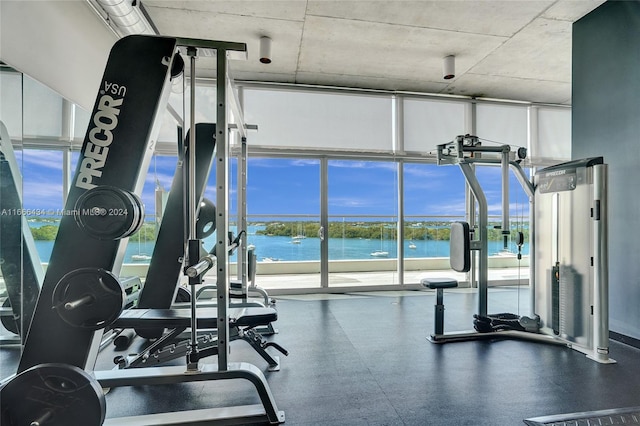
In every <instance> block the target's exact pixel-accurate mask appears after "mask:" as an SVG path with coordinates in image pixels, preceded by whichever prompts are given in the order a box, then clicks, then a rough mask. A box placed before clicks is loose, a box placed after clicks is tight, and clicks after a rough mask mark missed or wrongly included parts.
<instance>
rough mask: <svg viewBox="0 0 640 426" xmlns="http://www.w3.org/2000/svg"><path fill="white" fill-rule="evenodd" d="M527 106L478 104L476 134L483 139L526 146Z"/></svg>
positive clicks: (515, 145) (514, 145)
mask: <svg viewBox="0 0 640 426" xmlns="http://www.w3.org/2000/svg"><path fill="white" fill-rule="evenodd" d="M527 114H528V113H527V107H523V106H513V105H496V104H478V105H477V109H476V119H477V124H476V135H477V136H478V137H479V138H480V139H482V140H485V141H490V142H497V143H500V144H507V145H511V146H512V147H525V148H526V147H527V129H528V124H527V123H528V117H527Z"/></svg>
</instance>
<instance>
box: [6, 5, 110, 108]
mask: <svg viewBox="0 0 640 426" xmlns="http://www.w3.org/2000/svg"><path fill="white" fill-rule="evenodd" d="M116 40H117V37H116V35H115V34H114V33H113V32H112V31H111V30H110V29H109V28H108V27H107V26H106V25H105V24H104V23H103V22H102V21H101V20H100V18H99V17H98V16H97V15H96V14H95V13H94V12H93V11H92V10H91V8H90V6H89V5H88V2H86V1H78V0H76V1H55V0H51V1H13V0H2V1H0V59H1V60H2V61H3V62H5V63H7V64H9V65H10V66H12V67H13V68H15V69H17V70H19V71H21V72H23V73H25V74H27V75H29V76H30V77H32V78H33V79H35V80H38V81H40V82H41V83H43V84H44V85H45V86H48V87H50V88H51V89H53V90H54V91H56V92H58V93H59V94H60V95H62V96H63V97H65V98H67V99H68V100H70V101H71V102H74V103H76V104H78V105H80V106H81V107H83V108H85V109H87V110H91V109H92V108H93V103H94V101H95V98H96V94H97V90H98V85H99V83H100V79H101V78H102V74H103V72H104V68H105V65H106V63H107V57H108V55H109V51H110V49H111V46H112V45H113V43H114V42H115V41H116Z"/></svg>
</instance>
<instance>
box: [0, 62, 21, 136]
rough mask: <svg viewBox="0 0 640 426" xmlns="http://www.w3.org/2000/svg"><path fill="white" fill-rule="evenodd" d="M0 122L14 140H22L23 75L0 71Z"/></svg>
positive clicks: (10, 71)
mask: <svg viewBox="0 0 640 426" xmlns="http://www.w3.org/2000/svg"><path fill="white" fill-rule="evenodd" d="M0 94H2V95H1V96H0V121H2V122H3V123H4V125H5V126H6V127H7V131H8V132H9V136H11V138H12V139H17V140H21V139H22V110H23V108H22V74H20V73H18V72H16V71H12V70H10V69H9V70H8V71H4V70H3V71H0Z"/></svg>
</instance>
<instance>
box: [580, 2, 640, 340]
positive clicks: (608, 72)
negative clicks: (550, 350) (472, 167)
mask: <svg viewBox="0 0 640 426" xmlns="http://www.w3.org/2000/svg"><path fill="white" fill-rule="evenodd" d="M572 114H573V116H572V156H573V158H574V159H578V158H586V157H594V156H603V157H604V160H605V163H607V164H609V209H608V212H609V286H610V289H609V299H610V303H609V309H610V323H609V328H610V329H611V331H613V332H616V333H620V334H623V335H625V336H629V337H632V338H635V339H640V1H635V0H634V1H608V2H606V3H604V4H603V5H602V6H600V7H599V8H597V9H595V10H594V11H593V12H591V13H589V14H588V15H586V16H585V17H583V18H582V19H580V20H578V21H577V22H575V23H574V24H573V99H572Z"/></svg>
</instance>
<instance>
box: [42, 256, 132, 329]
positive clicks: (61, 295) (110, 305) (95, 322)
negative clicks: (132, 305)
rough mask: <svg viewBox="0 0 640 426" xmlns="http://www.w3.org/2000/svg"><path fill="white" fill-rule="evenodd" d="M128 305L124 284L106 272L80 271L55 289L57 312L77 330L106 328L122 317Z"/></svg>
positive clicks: (75, 272) (70, 275) (63, 278)
mask: <svg viewBox="0 0 640 426" xmlns="http://www.w3.org/2000/svg"><path fill="white" fill-rule="evenodd" d="M125 304H126V292H125V290H124V289H123V288H122V285H121V284H120V281H119V280H118V278H117V277H116V276H115V275H113V274H112V273H111V272H109V271H106V270H104V269H98V268H81V269H76V270H75V271H71V272H69V273H68V274H66V275H65V276H63V277H62V278H61V279H60V281H59V282H58V284H57V285H56V287H55V288H54V289H53V297H52V306H53V308H54V309H55V310H56V311H57V313H58V315H60V318H62V320H63V321H64V322H66V323H67V324H69V325H71V326H73V327H79V328H87V329H90V330H98V329H101V328H104V327H106V326H108V325H109V324H111V323H112V322H113V321H115V320H116V319H117V318H118V317H119V316H120V314H121V313H122V310H123V309H124V306H125Z"/></svg>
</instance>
